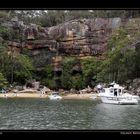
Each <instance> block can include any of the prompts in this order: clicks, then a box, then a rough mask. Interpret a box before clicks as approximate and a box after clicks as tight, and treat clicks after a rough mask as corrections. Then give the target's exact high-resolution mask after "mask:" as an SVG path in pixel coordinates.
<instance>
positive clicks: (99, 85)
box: [97, 84, 102, 93]
mask: <svg viewBox="0 0 140 140" xmlns="http://www.w3.org/2000/svg"><path fill="white" fill-rule="evenodd" d="M97 91H98V93H101V91H102V85H101V84H98V85H97Z"/></svg>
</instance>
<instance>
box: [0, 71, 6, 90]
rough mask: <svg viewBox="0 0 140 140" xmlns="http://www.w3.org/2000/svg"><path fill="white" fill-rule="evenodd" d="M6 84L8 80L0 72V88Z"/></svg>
mask: <svg viewBox="0 0 140 140" xmlns="http://www.w3.org/2000/svg"><path fill="white" fill-rule="evenodd" d="M7 84H8V81H7V80H6V79H5V78H4V76H3V74H2V73H0V89H2V88H5V87H6V86H7Z"/></svg>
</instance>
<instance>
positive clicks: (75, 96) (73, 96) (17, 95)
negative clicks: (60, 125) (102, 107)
mask: <svg viewBox="0 0 140 140" xmlns="http://www.w3.org/2000/svg"><path fill="white" fill-rule="evenodd" d="M48 96H49V95H48V94H43V95H42V94H40V93H6V94H0V98H48ZM92 96H95V97H97V94H89V93H87V94H67V95H62V98H63V99H91V97H92Z"/></svg>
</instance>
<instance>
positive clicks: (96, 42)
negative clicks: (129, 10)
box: [2, 18, 127, 71]
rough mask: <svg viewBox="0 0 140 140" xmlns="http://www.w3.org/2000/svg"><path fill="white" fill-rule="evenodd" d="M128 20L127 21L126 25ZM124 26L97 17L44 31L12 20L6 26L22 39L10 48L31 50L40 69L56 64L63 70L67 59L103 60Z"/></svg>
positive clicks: (117, 20)
mask: <svg viewBox="0 0 140 140" xmlns="http://www.w3.org/2000/svg"><path fill="white" fill-rule="evenodd" d="M126 22H127V21H125V23H126ZM122 24H124V21H123V20H122V19H120V18H106V19H103V18H95V19H81V20H73V21H69V22H66V23H63V24H60V25H58V26H54V27H50V28H43V27H40V26H37V25H34V24H31V25H28V26H27V25H24V24H23V22H21V21H16V20H14V19H13V20H12V21H10V22H6V23H2V26H5V27H9V28H12V29H13V30H14V32H16V33H17V34H19V35H20V34H21V35H22V37H21V38H20V39H11V41H9V43H8V44H9V46H10V47H14V48H16V49H18V50H19V51H20V50H21V48H27V49H28V54H29V56H31V57H32V58H33V60H34V64H35V66H36V67H37V68H41V67H43V66H44V65H45V64H53V66H54V70H56V71H57V70H60V67H61V66H60V62H61V61H62V57H63V56H78V57H85V56H97V57H101V56H102V54H103V53H104V52H105V51H106V50H107V40H108V38H109V36H110V34H111V32H112V30H113V29H115V28H117V27H119V26H120V25H122Z"/></svg>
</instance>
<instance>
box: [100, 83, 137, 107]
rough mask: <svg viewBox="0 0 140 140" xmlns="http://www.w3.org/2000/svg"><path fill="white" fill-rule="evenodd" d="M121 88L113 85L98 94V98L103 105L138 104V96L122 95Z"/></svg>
mask: <svg viewBox="0 0 140 140" xmlns="http://www.w3.org/2000/svg"><path fill="white" fill-rule="evenodd" d="M123 89H124V88H123V87H121V86H119V84H116V83H113V84H111V85H110V87H108V88H103V89H102V91H101V92H100V93H99V97H100V98H101V101H102V102H103V103H108V104H120V105H126V104H128V105H132V104H133V105H135V104H138V101H139V96H134V95H131V94H129V93H123Z"/></svg>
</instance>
